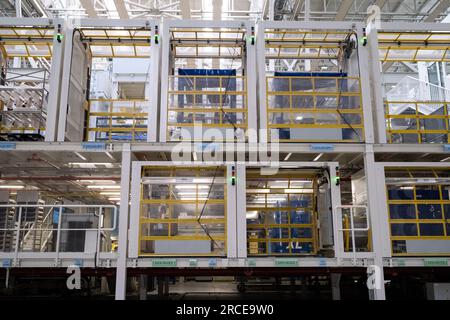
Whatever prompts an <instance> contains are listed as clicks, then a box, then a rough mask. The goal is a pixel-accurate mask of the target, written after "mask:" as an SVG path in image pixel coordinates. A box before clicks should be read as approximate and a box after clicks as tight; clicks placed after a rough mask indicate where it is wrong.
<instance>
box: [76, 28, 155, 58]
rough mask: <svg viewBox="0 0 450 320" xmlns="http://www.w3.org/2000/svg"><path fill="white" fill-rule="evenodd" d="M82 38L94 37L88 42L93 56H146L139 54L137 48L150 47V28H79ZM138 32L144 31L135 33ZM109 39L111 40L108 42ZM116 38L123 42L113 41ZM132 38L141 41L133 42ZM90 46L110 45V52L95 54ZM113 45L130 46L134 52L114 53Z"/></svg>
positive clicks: (146, 55)
mask: <svg viewBox="0 0 450 320" xmlns="http://www.w3.org/2000/svg"><path fill="white" fill-rule="evenodd" d="M79 31H80V34H81V36H82V38H85V39H89V38H92V39H94V40H93V41H92V42H89V52H90V54H91V56H92V57H93V58H148V57H150V54H140V53H139V52H138V50H137V48H139V47H140V48H146V47H150V41H149V40H150V38H151V34H150V32H151V31H150V30H147V29H102V28H93V29H79ZM88 31H94V32H99V34H94V35H92V34H87V32H88ZM116 32H122V33H123V32H125V33H127V34H126V35H125V34H117V33H116ZM138 33H146V34H144V35H137V34H138ZM96 39H100V40H101V42H97V43H96V42H95V40H96ZM108 40H110V41H111V42H108ZM117 40H122V41H124V42H123V43H119V42H114V41H117ZM133 40H138V41H141V42H136V43H133V42H132V41H133ZM142 40H148V42H143V41H142ZM92 47H110V48H111V54H97V53H94V52H93V51H92ZM115 47H132V48H133V52H134V54H130V55H128V54H115V51H114V48H115Z"/></svg>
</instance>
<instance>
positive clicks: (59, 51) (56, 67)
mask: <svg viewBox="0 0 450 320" xmlns="http://www.w3.org/2000/svg"><path fill="white" fill-rule="evenodd" d="M58 29H61V30H60V32H61V33H62V34H64V35H65V34H66V32H65V31H66V27H65V23H63V21H62V20H58V21H55V34H56V33H57V32H58ZM65 42H66V40H65V39H64V38H63V39H62V40H61V42H58V41H57V40H56V39H53V52H52V65H51V67H50V80H49V88H50V92H49V97H48V105H47V119H46V124H45V141H55V139H56V133H57V128H58V126H57V123H58V117H59V98H60V89H61V88H60V85H61V80H62V79H61V77H62V67H63V61H64V59H63V52H64V44H65Z"/></svg>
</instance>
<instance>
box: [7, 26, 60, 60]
mask: <svg viewBox="0 0 450 320" xmlns="http://www.w3.org/2000/svg"><path fill="white" fill-rule="evenodd" d="M6 30H8V31H10V32H6ZM21 31H23V32H21ZM25 32H28V33H25ZM29 32H31V33H29ZM53 36H54V30H53V28H41V27H0V38H1V41H0V48H1V50H2V51H3V53H4V55H5V57H8V58H14V57H30V58H51V57H52V51H53ZM5 46H24V47H25V53H23V54H17V53H15V54H14V53H13V54H8V50H6V47H5ZM33 46H46V47H47V49H48V52H49V53H48V54H33V51H34V50H35V49H33Z"/></svg>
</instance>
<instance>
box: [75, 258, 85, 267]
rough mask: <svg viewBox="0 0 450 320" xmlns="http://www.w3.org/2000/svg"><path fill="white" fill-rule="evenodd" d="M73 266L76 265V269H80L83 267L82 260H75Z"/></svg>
mask: <svg viewBox="0 0 450 320" xmlns="http://www.w3.org/2000/svg"><path fill="white" fill-rule="evenodd" d="M73 264H74V265H76V266H77V267H82V266H83V259H75V260H74V262H73Z"/></svg>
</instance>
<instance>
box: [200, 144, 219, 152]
mask: <svg viewBox="0 0 450 320" xmlns="http://www.w3.org/2000/svg"><path fill="white" fill-rule="evenodd" d="M215 150H217V143H197V144H196V146H195V151H197V152H205V151H207V152H212V151H215Z"/></svg>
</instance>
